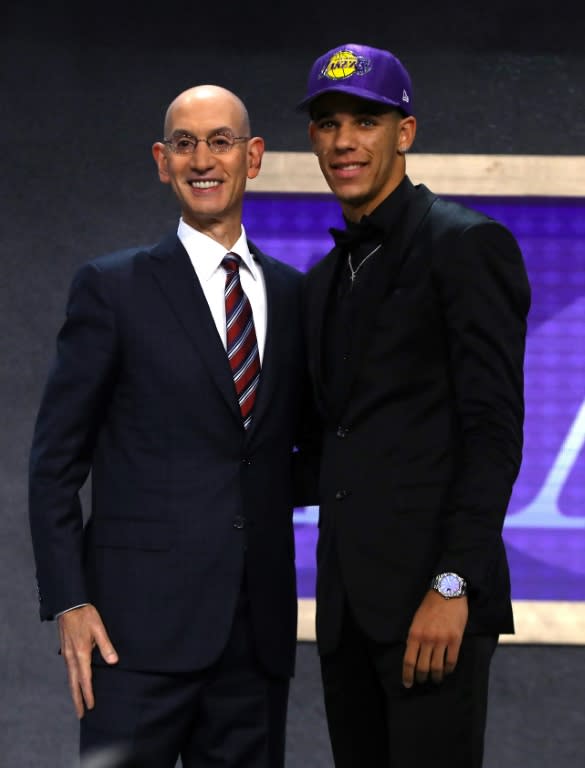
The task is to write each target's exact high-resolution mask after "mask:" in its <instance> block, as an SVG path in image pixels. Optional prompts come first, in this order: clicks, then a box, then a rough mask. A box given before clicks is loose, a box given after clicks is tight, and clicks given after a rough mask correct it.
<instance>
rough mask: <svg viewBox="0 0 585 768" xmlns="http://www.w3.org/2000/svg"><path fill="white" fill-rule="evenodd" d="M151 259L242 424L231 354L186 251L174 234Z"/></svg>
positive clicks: (157, 277)
mask: <svg viewBox="0 0 585 768" xmlns="http://www.w3.org/2000/svg"><path fill="white" fill-rule="evenodd" d="M150 256H151V259H150V264H151V269H152V274H153V277H154V279H155V280H156V282H157V283H158V285H159V287H160V289H161V291H162V293H163V295H164V297H165V299H166V301H167V302H168V304H169V306H170V309H171V311H172V312H173V314H174V315H175V316H176V317H177V319H178V321H179V323H180V324H181V326H182V327H183V329H184V330H185V332H186V334H187V336H188V337H189V339H190V340H191V342H192V343H193V344H194V346H195V347H196V348H197V350H198V352H199V356H200V358H201V360H202V362H203V364H204V365H206V366H207V368H208V369H209V372H210V374H211V378H212V379H213V381H214V382H215V383H216V385H217V387H218V389H219V391H220V393H221V395H222V396H223V397H224V399H225V401H226V403H227V405H228V406H229V408H230V410H231V411H233V413H234V416H235V417H236V418H237V419H238V420H240V421H241V416H240V412H239V407H238V402H237V398H236V393H235V388H234V381H233V378H232V371H231V368H230V365H229V362H228V359H227V355H226V352H225V349H224V346H223V344H222V343H221V339H220V338H219V334H218V333H217V328H216V327H215V323H214V321H213V317H212V315H211V312H210V311H209V305H208V304H207V300H206V299H205V295H204V293H203V290H202V288H201V285H200V283H199V280H198V279H197V275H196V274H195V270H194V269H193V265H192V264H191V261H190V259H189V256H188V254H187V252H186V250H185V249H184V248H183V245H182V244H181V241H180V240H179V238H178V237H177V236H176V234H172V235H169V236H168V237H166V238H165V239H164V240H162V241H161V242H160V243H159V244H158V245H156V246H155V247H154V248H153V250H152V251H151V252H150Z"/></svg>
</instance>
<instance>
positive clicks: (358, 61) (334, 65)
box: [320, 50, 372, 80]
mask: <svg viewBox="0 0 585 768" xmlns="http://www.w3.org/2000/svg"><path fill="white" fill-rule="evenodd" d="M371 68H372V65H371V63H370V61H369V60H368V59H366V58H365V57H364V56H357V55H356V54H355V53H354V52H353V51H349V50H343V51H337V52H336V53H334V54H333V56H331V58H330V59H329V61H328V62H327V64H326V65H325V66H324V67H323V69H322V70H321V75H320V76H321V77H327V78H328V79H329V80H344V79H345V78H346V77H352V75H365V74H366V73H368V72H369V71H370V70H371Z"/></svg>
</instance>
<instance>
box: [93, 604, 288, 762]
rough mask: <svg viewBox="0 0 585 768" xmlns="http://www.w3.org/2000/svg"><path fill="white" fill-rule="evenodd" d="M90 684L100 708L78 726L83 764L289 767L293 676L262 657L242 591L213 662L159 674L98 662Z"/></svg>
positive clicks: (203, 629)
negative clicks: (281, 675) (277, 673)
mask: <svg viewBox="0 0 585 768" xmlns="http://www.w3.org/2000/svg"><path fill="white" fill-rule="evenodd" d="M202 631H205V628H202ZM169 653H172V649H169ZM93 685H94V693H95V702H96V703H95V707H94V709H93V710H91V711H88V712H87V713H86V714H85V715H84V717H83V718H82V720H81V729H80V751H81V756H82V766H83V767H84V768H92V766H94V765H95V766H98V765H99V766H100V768H104V767H105V766H106V765H107V766H108V768H138V766H139V767H140V768H175V765H176V763H177V760H178V758H179V756H180V757H181V761H182V765H183V768H211V766H213V768H219V767H220V766H221V767H222V768H283V766H284V749H285V728H286V710H287V700H288V687H289V681H288V680H286V679H277V678H271V677H269V676H268V675H267V674H266V673H265V672H264V671H263V670H262V668H261V667H260V665H259V664H258V662H257V660H256V656H255V653H254V646H253V641H252V633H251V628H250V622H249V613H248V608H247V601H246V598H245V593H242V596H241V599H240V601H239V604H238V609H237V611H236V616H235V620H234V625H233V629H232V632H231V636H230V639H229V642H228V645H227V647H226V649H225V650H224V652H223V654H222V656H221V658H220V659H219V660H218V661H217V662H216V663H215V664H214V665H213V666H212V667H210V668H209V669H206V670H203V671H200V672H195V673H189V674H181V675H166V674H165V675H161V674H156V673H151V672H136V671H132V670H125V669H119V668H117V667H115V666H114V667H102V666H99V667H98V666H96V667H94V669H93Z"/></svg>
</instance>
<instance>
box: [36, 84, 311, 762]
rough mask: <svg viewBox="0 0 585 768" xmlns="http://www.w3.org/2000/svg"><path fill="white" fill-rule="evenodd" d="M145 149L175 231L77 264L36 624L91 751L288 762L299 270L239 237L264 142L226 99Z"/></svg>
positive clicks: (39, 480) (39, 492) (39, 546)
mask: <svg viewBox="0 0 585 768" xmlns="http://www.w3.org/2000/svg"><path fill="white" fill-rule="evenodd" d="M152 151H153V155H154V159H155V161H156V165H157V169H158V174H159V177H160V180H161V181H162V182H163V183H165V184H169V185H171V187H172V189H173V191H174V193H175V195H176V197H177V200H178V201H179V204H180V209H181V219H180V222H179V226H178V229H175V231H173V232H171V233H170V234H168V235H167V236H166V237H165V238H164V239H162V240H161V241H160V242H159V243H158V244H157V245H155V246H154V247H152V248H138V249H134V250H127V251H124V252H119V253H114V254H111V255H108V256H105V257H103V258H99V259H96V260H95V261H92V262H90V263H88V264H86V265H84V266H83V267H82V268H81V269H80V270H79V271H78V273H77V275H76V276H75V278H74V280H73V283H72V287H71V291H70V296H69V302H68V307H67V316H66V319H65V322H64V324H63V327H62V329H61V331H60V334H59V337H58V344H57V355H56V359H55V363H54V365H53V368H52V371H51V373H50V376H49V379H48V382H47V385H46V388H45V392H44V395H43V399H42V403H41V406H40V410H39V414H38V419H37V423H36V429H35V434H34V440H33V445H32V451H31V458H30V524H31V530H32V539H33V545H34V553H35V559H36V566H37V580H38V586H39V597H40V612H41V618H42V619H43V620H48V619H55V618H57V619H58V624H59V631H60V639H61V652H62V654H63V656H64V658H65V662H66V664H67V670H68V676H69V684H70V688H71V694H72V698H73V701H74V704H75V709H76V711H77V715H78V717H80V718H81V751H82V753H83V754H84V755H89V754H90V753H91V752H92V751H95V750H100V751H103V750H104V749H107V750H112V749H114V750H120V751H121V753H123V754H125V755H128V758H129V759H132V760H134V761H136V762H137V764H139V765H141V766H143V768H145V767H148V766H152V768H173V767H174V766H175V763H176V761H177V759H178V758H179V756H180V757H181V760H182V765H183V766H184V767H185V768H189V767H190V768H194V767H195V766H196V767H197V768H204V767H205V766H216V765H225V766H234V767H235V766H237V768H282V766H283V764H284V736H285V721H286V705H287V696H288V683H289V678H290V676H291V675H292V673H293V666H294V655H295V641H296V605H297V604H296V588H295V567H294V540H293V528H292V470H291V456H292V451H293V446H294V443H295V435H296V429H297V424H298V417H299V413H300V406H301V403H300V399H301V396H302V390H303V380H302V378H303V370H304V351H303V341H302V328H301V319H300V290H301V275H300V273H298V272H297V271H296V270H294V269H292V268H291V267H288V266H287V265H285V264H282V263H280V262H277V261H275V260H274V259H272V258H270V257H268V256H266V255H264V254H263V253H261V252H260V250H259V249H258V248H257V247H256V246H254V244H253V243H252V242H251V241H249V240H248V239H247V237H246V232H245V230H244V228H243V226H242V202H243V197H244V191H245V187H246V181H247V179H253V178H254V177H255V176H257V174H258V172H259V171H260V165H261V161H262V155H263V151H264V142H263V140H262V139H261V138H259V137H253V136H252V135H251V131H250V123H249V118H248V114H247V111H246V108H245V106H244V105H243V104H242V102H241V101H240V99H239V98H237V97H236V96H235V95H234V94H233V93H231V92H229V91H227V90H225V89H223V88H220V87H217V86H207V85H206V86H198V87H195V88H191V89H189V90H187V91H184V92H183V93H181V94H180V95H179V96H177V98H176V99H175V100H174V101H173V102H172V103H171V105H170V106H169V108H168V111H167V113H166V119H165V124H164V139H163V140H161V141H157V142H156V143H155V144H154V146H153V150H152ZM242 289H243V291H242ZM244 318H245V320H244ZM90 470H91V472H92V510H91V514H90V515H89V520H88V522H87V525H86V526H85V527H83V518H82V511H81V506H80V500H79V490H80V488H81V486H82V485H83V483H84V482H85V480H86V478H87V476H88V473H89V471H90Z"/></svg>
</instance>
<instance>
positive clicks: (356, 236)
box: [329, 216, 383, 250]
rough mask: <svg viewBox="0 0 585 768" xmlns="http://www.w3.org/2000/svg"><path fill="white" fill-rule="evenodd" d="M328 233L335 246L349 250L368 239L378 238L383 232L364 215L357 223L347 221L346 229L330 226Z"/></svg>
mask: <svg viewBox="0 0 585 768" xmlns="http://www.w3.org/2000/svg"><path fill="white" fill-rule="evenodd" d="M329 234H330V235H331V237H332V238H333V239H334V240H335V245H336V246H338V247H340V248H345V249H347V250H351V249H352V248H357V247H358V246H359V245H361V244H362V243H365V242H368V241H369V240H379V239H380V238H381V236H382V235H383V232H382V230H381V229H380V228H379V227H377V226H376V225H375V224H374V223H373V222H372V221H371V220H370V219H368V218H367V216H364V217H362V219H361V220H360V221H359V222H358V223H357V224H354V223H353V222H350V221H348V222H347V225H346V229H337V228H336V227H331V228H330V229H329Z"/></svg>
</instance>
